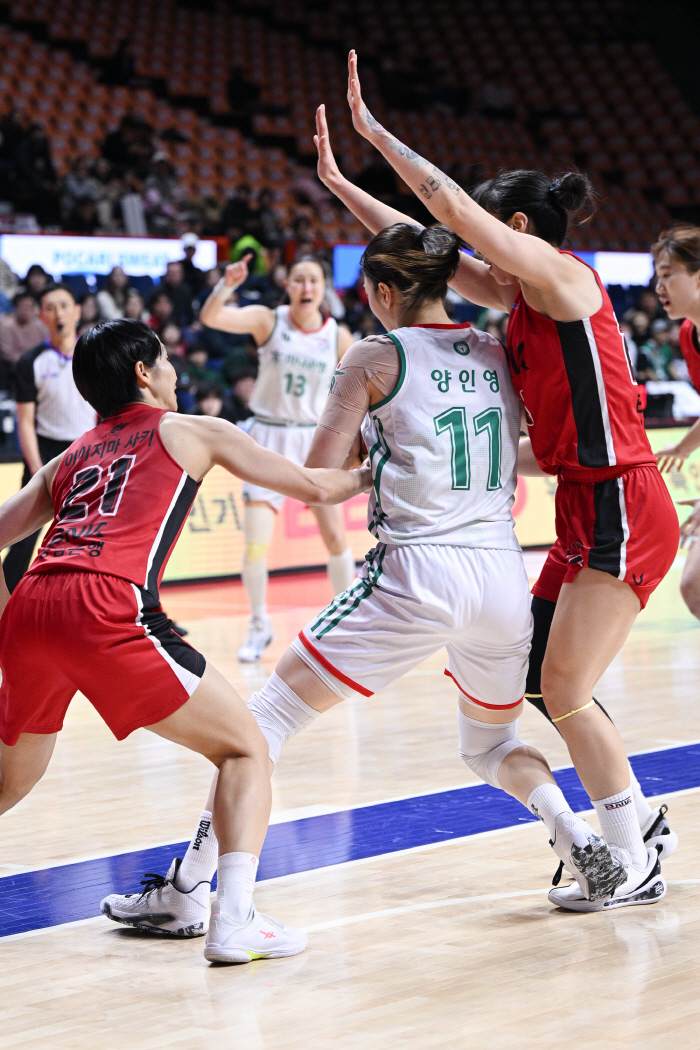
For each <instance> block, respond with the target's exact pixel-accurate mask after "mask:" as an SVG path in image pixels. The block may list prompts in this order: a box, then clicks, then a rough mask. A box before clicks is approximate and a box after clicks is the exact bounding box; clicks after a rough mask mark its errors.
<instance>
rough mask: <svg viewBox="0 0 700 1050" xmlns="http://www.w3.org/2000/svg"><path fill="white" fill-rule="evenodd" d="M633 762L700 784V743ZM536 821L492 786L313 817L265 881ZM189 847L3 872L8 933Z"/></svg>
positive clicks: (53, 921)
mask: <svg viewBox="0 0 700 1050" xmlns="http://www.w3.org/2000/svg"><path fill="white" fill-rule="evenodd" d="M631 762H632V765H633V767H634V771H635V773H636V774H637V777H638V778H639V782H640V784H641V785H642V789H643V791H644V792H645V794H648V795H650V796H651V795H664V794H666V793H670V792H673V791H687V790H689V789H691V788H696V787H700V743H697V744H688V745H686V746H684V747H675V748H669V749H668V750H663V751H652V752H649V753H647V754H642V755H637V756H635V757H633V758H632V759H631ZM555 776H556V779H557V782H558V783H559V785H560V787H561V788H562V790H563V792H564V794H565V795H566V797H567V799H568V800H569V802H570V803H571V805H572V807H573V809H574V810H577V811H580V810H585V809H589V808H590V802H589V800H588V796H587V795H586V793H585V791H584V790H583V788H582V786H581V782H580V780H579V779H578V776H577V775H576V773H575V771H574V770H573V768H571V767H568V768H566V769H562V770H559V771H557V772H556V773H555ZM193 812H194V811H193ZM534 820H535V818H534V817H533V816H531V814H530V813H528V811H527V810H526V809H525V808H524V806H521V805H520V803H519V802H516V801H515V799H512V798H511V797H510V796H509V795H506V794H505V793H504V792H503V791H500V790H498V789H497V788H492V787H489V786H488V785H487V784H474V785H470V786H469V787H463V788H455V789H453V790H451V791H439V792H436V793H434V794H430V795H416V796H413V797H411V798H407V799H400V800H397V801H394V802H382V803H379V804H376V805H371V806H361V807H359V808H357V809H349V810H344V811H342V812H340V813H330V814H325V815H323V816H317V817H304V818H303V819H300V820H291V821H288V822H287V823H284V824H273V825H272V826H271V827H270V829H269V831H268V833H267V838H266V840H265V846H264V847H263V851H262V856H261V858H260V868H259V873H258V881H260V882H264V881H265V879H274V878H278V877H279V876H281V875H291V874H293V873H295V872H302V871H313V870H314V869H316V868H324V867H327V866H328V865H331V864H343V863H347V862H348V861H353V860H362V859H366V858H368V857H377V856H381V855H382V854H388V853H395V852H397V851H398V850H406V849H413V848H415V847H417V846H426V845H430V844H432V843H438V842H445V841H448V840H449V839H458V838H463V837H465V836H468V835H478V834H479V833H481V832H485V831H497V830H500V829H502V828H509V827H513V826H515V825H518V824H521V823H527V822H533V821H534ZM186 848H187V843H186V842H176V843H173V844H171V845H166V846H158V847H156V848H153V849H146V850H137V851H134V852H132V853H122V854H120V855H118V856H114V857H104V858H101V859H98V860H87V861H80V862H77V863H75V864H65V865H60V866H58V867H53V868H44V869H42V870H40V871H28V872H23V873H21V874H18V875H10V876H7V877H5V878H1V879H0V937H7V936H9V935H10V934H16V933H25V932H27V931H30V930H39V929H45V928H46V927H49V926H58V925H60V924H62V923H66V922H75V921H76V920H79V919H88V918H92V917H93V916H96V915H99V902H100V900H101V898H102V897H105V896H106V895H107V894H108V893H115V892H131V891H134V890H138V888H139V880H140V879H141V877H142V876H143V873H144V872H146V871H156V872H160V873H161V874H165V872H166V871H167V869H168V866H169V864H170V862H171V860H172V858H173V857H174V856H183V855H184V850H185V849H186Z"/></svg>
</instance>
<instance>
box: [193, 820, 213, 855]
mask: <svg viewBox="0 0 700 1050" xmlns="http://www.w3.org/2000/svg"><path fill="white" fill-rule="evenodd" d="M210 827H211V821H210V820H200V822H199V827H198V828H197V834H196V835H195V837H194V842H193V843H192V849H197V850H198V849H199V847H200V846H201V845H202V842H203V841H204V839H208V838H209V828H210Z"/></svg>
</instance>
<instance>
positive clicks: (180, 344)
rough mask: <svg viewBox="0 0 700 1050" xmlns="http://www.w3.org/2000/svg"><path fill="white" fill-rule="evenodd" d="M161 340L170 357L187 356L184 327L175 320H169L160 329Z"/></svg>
mask: <svg viewBox="0 0 700 1050" xmlns="http://www.w3.org/2000/svg"><path fill="white" fill-rule="evenodd" d="M160 341H161V343H162V344H163V346H164V347H165V349H166V350H167V351H168V357H169V358H170V359H171V360H172V358H173V357H184V356H185V340H184V339H183V338H182V329H181V328H180V326H179V325H176V324H175V322H174V321H168V322H167V324H164V325H163V327H162V328H161V330H160Z"/></svg>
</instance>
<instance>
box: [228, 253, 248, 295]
mask: <svg viewBox="0 0 700 1050" xmlns="http://www.w3.org/2000/svg"><path fill="white" fill-rule="evenodd" d="M252 258H253V253H252V252H247V253H246V254H245V255H244V256H243V258H242V259H239V260H238V262H235V263H230V264H229V265H228V266H227V267H226V270H225V272H224V284H225V286H226V287H227V288H231V289H233V288H238V287H240V285H242V284H243V283H244V282H245V281H246V280H247V279H248V263H249V262H250V260H251V259H252Z"/></svg>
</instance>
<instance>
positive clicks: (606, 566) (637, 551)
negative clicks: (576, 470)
mask: <svg viewBox="0 0 700 1050" xmlns="http://www.w3.org/2000/svg"><path fill="white" fill-rule="evenodd" d="M556 533H557V540H556V543H555V544H554V546H553V547H552V549H551V550H550V552H549V556H548V557H547V561H546V562H545V564H544V568H543V569H542V572H541V573H540V577H539V579H538V581H537V583H536V584H535V586H534V587H533V588H532V593H533V594H534V595H536V596H537V597H539V598H545V599H546V600H547V601H550V602H555V601H556V600H557V598H558V597H559V591H560V590H561V585H562V584H563V583H571V581H572V580H574V579H575V577H576V574H577V573H578V572H579V571H580V570H581V569H583V568H589V569H598V570H599V571H601V572H607V573H610V575H611V576H614V577H615V578H616V579H618V580H624V581H625V583H628V584H629V585H630V587H631V588H632V589H633V590H634V592H635V594H636V595H637V597H638V598H639V601H640V602H641V605H642V608H644V606H645V605H646V603H647V602H648V600H649V595H650V594H651V593H652V591H654V590H655V589H656V588H657V587H658V585H659V584H660V583H661V581H662V580H663V578H664V576H665V575H666V573H667V572H668V570H669V569H670V568H671V566H672V564H673V560H674V558H675V556H676V553H677V551H678V543H679V538H680V536H679V526H678V515H677V514H676V510H675V507H674V506H673V501H672V499H671V496H670V494H669V491H668V489H667V488H666V484H665V482H664V480H663V478H662V477H661V475H660V474H659V471H658V469H657V468H656V467H655V466H646V467H635V468H634V469H633V470H628V471H627V472H626V473H625V474H622V475H621V476H620V477H617V478H609V479H607V480H606V481H562V480H560V481H559V484H558V486H557V494H556Z"/></svg>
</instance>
